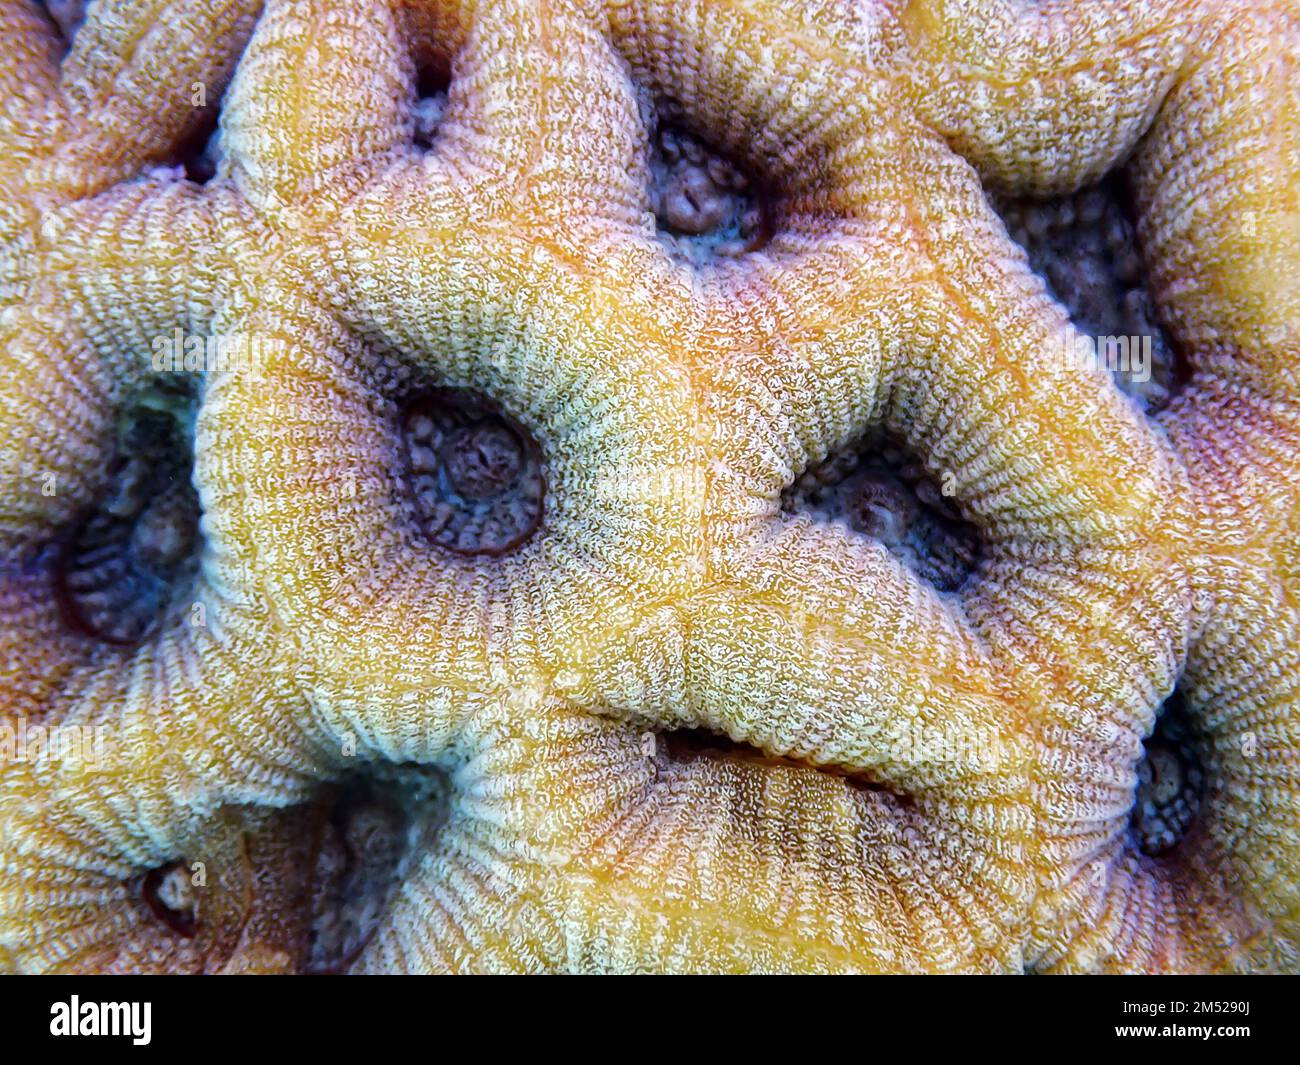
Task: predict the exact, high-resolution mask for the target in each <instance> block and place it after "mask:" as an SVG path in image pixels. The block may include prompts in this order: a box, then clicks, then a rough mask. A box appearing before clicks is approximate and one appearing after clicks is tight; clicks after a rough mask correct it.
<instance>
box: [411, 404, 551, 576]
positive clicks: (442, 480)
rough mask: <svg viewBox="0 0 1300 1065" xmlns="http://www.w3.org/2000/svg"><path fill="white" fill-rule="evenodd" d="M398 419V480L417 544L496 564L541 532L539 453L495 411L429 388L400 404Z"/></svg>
mask: <svg viewBox="0 0 1300 1065" xmlns="http://www.w3.org/2000/svg"><path fill="white" fill-rule="evenodd" d="M400 419H401V439H402V447H401V449H400V450H401V461H402V469H401V470H400V473H399V476H400V478H401V480H402V481H403V483H404V484H405V486H406V496H407V498H408V499H409V501H410V504H411V507H412V511H413V515H414V521H415V525H416V528H417V529H418V531H419V533H420V535H421V536H422V537H423V538H424V539H426V540H428V541H429V542H431V543H434V544H437V545H438V546H440V547H443V548H446V549H447V550H448V551H451V552H453V553H454V554H457V555H461V556H465V557H473V556H488V557H496V556H500V555H504V554H506V553H508V552H510V551H513V550H515V549H516V548H518V547H520V546H521V545H522V544H523V543H525V542H526V541H527V540H528V539H529V538H530V537H532V536H533V535H534V534H535V533H536V532H537V530H538V529H539V528H541V525H542V517H543V511H544V501H545V497H546V470H545V463H544V460H543V455H542V450H541V448H540V447H539V446H538V444H537V441H536V440H535V439H534V438H533V436H532V435H531V434H530V433H529V432H528V430H527V429H526V428H525V427H524V426H523V425H522V424H521V423H520V422H519V421H518V420H516V419H515V418H513V417H511V416H510V415H509V414H508V413H507V412H506V411H505V410H503V409H502V408H501V407H500V405H498V404H496V403H494V402H493V401H492V400H490V399H488V398H487V397H486V396H483V395H481V394H479V393H477V392H472V391H468V390H464V389H445V388H430V389H425V390H422V391H418V392H416V393H414V394H412V395H410V396H409V397H408V398H407V399H406V400H405V402H404V403H403V404H402V412H401V415H400Z"/></svg>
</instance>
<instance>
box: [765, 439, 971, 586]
mask: <svg viewBox="0 0 1300 1065" xmlns="http://www.w3.org/2000/svg"><path fill="white" fill-rule="evenodd" d="M781 507H782V509H783V510H784V511H785V512H786V513H789V514H798V513H806V514H811V515H812V516H813V517H814V518H816V519H817V520H818V521H822V522H839V523H842V524H844V525H847V526H848V527H849V528H850V529H852V530H853V531H854V532H857V533H860V534H861V535H863V536H868V537H870V538H871V539H873V540H875V541H877V542H879V543H880V544H882V545H883V546H884V547H886V548H888V550H889V552H890V553H891V554H892V555H893V556H894V557H895V558H897V559H898V560H899V561H900V562H902V563H904V564H905V565H906V566H907V567H908V568H909V569H911V570H912V571H913V572H914V573H915V574H916V575H917V576H918V577H920V578H921V579H922V580H925V581H928V582H929V583H930V584H931V585H933V586H934V587H935V588H937V589H938V590H939V591H942V592H951V591H955V590H957V589H958V588H960V587H961V586H962V585H963V584H964V583H965V582H966V580H967V578H969V577H970V575H971V574H972V573H973V572H974V571H975V569H976V567H977V566H978V565H979V560H980V554H981V543H980V537H979V533H978V531H977V530H976V529H975V527H974V526H973V525H971V524H970V523H969V522H968V521H966V519H965V518H964V517H963V516H962V514H961V511H960V510H958V508H957V505H956V502H955V501H954V500H953V499H952V498H951V497H950V496H949V495H946V494H945V493H944V491H943V488H942V486H941V485H938V484H935V483H934V481H933V480H932V479H931V477H930V475H929V472H928V471H927V470H926V469H925V467H924V465H922V464H921V463H920V462H919V461H917V460H915V459H914V458H913V457H912V456H911V455H910V454H909V453H908V451H907V448H906V446H905V445H903V444H902V443H900V442H898V441H897V440H895V439H894V438H892V437H891V436H889V435H887V434H885V433H880V432H876V433H872V434H870V435H869V436H868V437H867V438H866V439H865V441H864V442H862V443H859V444H854V445H850V446H848V447H844V448H840V449H838V450H836V451H833V452H831V454H830V455H828V456H827V457H826V459H825V460H823V461H822V462H821V463H819V464H818V465H817V466H814V467H812V468H811V469H808V470H806V471H804V473H803V474H801V475H800V476H799V477H798V479H796V481H795V482H794V484H792V485H791V486H790V487H788V488H787V489H786V490H785V491H784V492H783V493H782V495H781Z"/></svg>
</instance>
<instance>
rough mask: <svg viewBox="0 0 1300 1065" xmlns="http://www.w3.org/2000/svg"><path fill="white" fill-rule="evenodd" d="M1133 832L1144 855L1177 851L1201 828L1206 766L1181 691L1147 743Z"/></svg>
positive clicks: (1163, 709)
mask: <svg viewBox="0 0 1300 1065" xmlns="http://www.w3.org/2000/svg"><path fill="white" fill-rule="evenodd" d="M1137 775H1138V784H1137V790H1136V792H1135V793H1134V796H1133V813H1132V816H1131V818H1130V821H1129V831H1130V832H1131V834H1132V837H1133V841H1134V844H1135V845H1136V846H1137V849H1138V850H1139V851H1141V852H1142V853H1143V854H1146V855H1148V856H1150V857H1158V856H1160V855H1162V854H1168V853H1169V852H1171V851H1173V850H1174V849H1175V848H1176V847H1177V846H1178V844H1179V843H1180V842H1181V841H1182V840H1183V839H1184V838H1186V836H1187V834H1188V832H1189V831H1191V829H1192V826H1193V825H1194V824H1195V823H1196V820H1197V817H1198V815H1199V813H1200V810H1201V803H1202V801H1203V799H1204V797H1205V790H1206V788H1205V785H1206V776H1205V767H1204V765H1203V763H1202V761H1201V755H1200V746H1199V744H1198V742H1197V737H1196V733H1195V731H1194V729H1193V727H1192V722H1191V718H1190V715H1189V714H1188V711H1187V704H1186V701H1185V699H1184V698H1183V695H1182V693H1181V692H1179V691H1177V690H1175V691H1174V692H1173V694H1171V695H1170V696H1169V698H1168V699H1166V700H1165V701H1164V703H1163V704H1162V705H1161V707H1160V710H1159V711H1158V712H1157V715H1156V722H1155V727H1154V728H1153V729H1152V731H1151V735H1150V736H1148V737H1147V739H1146V741H1145V743H1144V744H1143V756H1142V761H1141V762H1139V763H1138V768H1137Z"/></svg>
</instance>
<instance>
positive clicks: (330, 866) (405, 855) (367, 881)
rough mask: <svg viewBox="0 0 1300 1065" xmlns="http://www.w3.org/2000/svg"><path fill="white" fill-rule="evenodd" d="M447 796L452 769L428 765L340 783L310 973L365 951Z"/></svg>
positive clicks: (324, 853) (326, 839)
mask: <svg viewBox="0 0 1300 1065" xmlns="http://www.w3.org/2000/svg"><path fill="white" fill-rule="evenodd" d="M447 795H448V783H447V778H446V775H445V774H444V773H442V772H441V771H439V770H436V769H433V768H431V767H427V766H414V765H403V766H395V767H386V768H384V769H382V770H377V771H376V772H375V773H374V774H371V775H357V776H354V777H351V778H349V779H348V780H347V781H345V782H344V783H342V784H340V785H339V786H338V788H337V789H336V790H335V792H334V797H333V801H332V803H331V806H330V810H329V817H328V820H327V823H326V825H325V828H324V834H323V836H322V838H321V844H320V847H319V849H318V851H317V856H316V869H315V875H314V877H313V881H312V883H313V889H312V893H311V933H310V942H309V945H308V952H307V960H306V963H305V966H304V967H305V969H306V971H307V972H309V973H341V972H344V971H346V970H347V968H348V967H349V966H350V965H351V964H352V963H353V962H354V961H355V960H356V959H357V958H358V957H359V956H360V955H361V953H362V951H363V950H365V948H366V945H367V944H368V943H369V942H370V940H371V938H372V937H373V936H374V933H375V930H376V929H377V928H378V926H379V923H380V921H381V920H382V918H383V916H384V913H385V912H386V910H387V908H388V905H389V903H390V901H391V900H392V897H393V894H394V892H395V891H396V889H397V886H398V884H399V883H400V882H401V881H402V879H403V878H404V876H405V873H406V871H407V870H406V866H407V865H408V864H409V863H410V861H411V860H412V858H413V857H414V856H415V855H416V854H417V852H418V851H419V849H420V844H421V840H420V837H421V836H422V834H423V835H427V833H428V830H429V829H430V827H431V826H432V827H434V828H436V827H437V826H438V825H439V824H441V823H442V822H443V821H445V819H446V809H445V806H446V802H447ZM425 842H427V840H426V841H425Z"/></svg>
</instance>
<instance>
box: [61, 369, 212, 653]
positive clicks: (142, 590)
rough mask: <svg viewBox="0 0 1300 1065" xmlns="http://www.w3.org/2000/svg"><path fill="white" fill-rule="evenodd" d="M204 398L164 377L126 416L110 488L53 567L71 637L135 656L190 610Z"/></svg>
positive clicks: (187, 381)
mask: <svg viewBox="0 0 1300 1065" xmlns="http://www.w3.org/2000/svg"><path fill="white" fill-rule="evenodd" d="M198 392H199V389H198V385H197V383H196V382H195V381H194V380H193V379H192V378H189V377H184V376H181V375H175V376H162V375H158V376H155V377H153V378H150V379H149V380H148V381H146V382H145V383H144V384H143V385H142V386H141V387H140V388H139V389H137V391H136V392H135V393H134V394H133V395H132V396H131V397H130V398H129V399H128V401H127V403H126V404H125V405H124V407H123V408H122V411H121V414H120V415H119V417H118V423H117V439H116V446H115V454H114V458H113V459H112V461H111V463H110V467H109V477H108V483H107V485H106V486H105V488H104V490H103V491H102V492H101V494H100V497H99V499H98V500H97V502H96V503H95V505H94V506H93V507H91V508H90V509H89V511H88V512H86V513H85V514H84V515H83V516H82V518H81V519H80V520H79V521H78V522H76V523H75V525H74V527H73V528H72V530H71V531H70V533H69V535H68V537H67V539H66V540H65V541H64V543H63V544H62V545H61V548H60V550H59V553H58V556H57V560H56V562H55V565H54V571H53V585H54V598H55V601H56V602H57V603H58V606H59V610H60V614H61V616H62V617H63V620H64V623H65V624H66V625H67V626H68V627H69V628H70V629H72V630H74V631H76V632H80V633H82V634H83V635H86V636H88V637H91V638H93V639H96V640H99V641H102V642H104V643H109V644H116V645H122V646H131V645H135V644H138V643H139V642H141V641H142V640H143V639H144V638H145V637H146V636H148V635H150V634H151V633H152V632H154V631H155V630H156V629H157V627H158V626H159V625H160V624H161V623H162V621H163V619H164V618H165V617H166V616H167V615H168V614H169V613H170V612H171V611H172V610H173V609H175V608H177V607H178V606H182V607H183V606H184V605H186V604H187V603H188V602H190V601H191V600H192V597H193V596H192V592H193V587H194V584H195V581H196V579H197V576H198V572H199V562H200V558H201V556H202V551H203V536H202V532H201V530H200V518H201V515H202V509H201V507H200V505H199V497H198V493H197V491H196V490H195V488H194V484H193V468H194V445H193V439H194V430H193V423H194V416H195V412H196V410H197V407H198V402H199V400H198Z"/></svg>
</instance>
